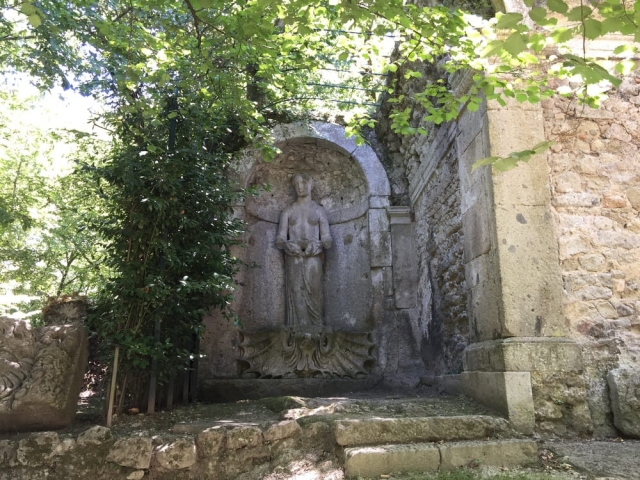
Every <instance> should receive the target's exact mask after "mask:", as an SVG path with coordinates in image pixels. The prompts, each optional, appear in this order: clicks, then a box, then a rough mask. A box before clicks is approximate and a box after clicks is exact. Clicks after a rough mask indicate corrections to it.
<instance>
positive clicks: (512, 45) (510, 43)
mask: <svg viewBox="0 0 640 480" xmlns="http://www.w3.org/2000/svg"><path fill="white" fill-rule="evenodd" d="M525 48H527V39H526V37H525V36H524V35H522V34H521V33H518V32H514V33H512V34H511V35H509V38H507V39H506V40H505V41H504V49H505V50H506V51H507V52H509V53H510V54H511V55H513V56H514V57H515V56H517V55H518V54H519V53H520V52H522V51H523V50H524V49H525Z"/></svg>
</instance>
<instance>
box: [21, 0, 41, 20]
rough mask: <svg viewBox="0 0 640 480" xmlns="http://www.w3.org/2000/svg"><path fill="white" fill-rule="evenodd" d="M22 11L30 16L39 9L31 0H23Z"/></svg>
mask: <svg viewBox="0 0 640 480" xmlns="http://www.w3.org/2000/svg"><path fill="white" fill-rule="evenodd" d="M20 11H21V12H22V13H24V14H25V15H26V16H27V17H30V16H31V15H33V14H34V13H36V11H37V9H36V7H34V6H33V5H31V4H30V3H29V2H22V5H21V6H20Z"/></svg>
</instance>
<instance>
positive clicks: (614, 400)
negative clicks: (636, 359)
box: [607, 368, 640, 438]
mask: <svg viewBox="0 0 640 480" xmlns="http://www.w3.org/2000/svg"><path fill="white" fill-rule="evenodd" d="M607 380H608V382H609V395H610V397H611V409H612V410H613V423H614V425H615V426H616V428H617V429H618V430H620V431H621V432H622V433H624V434H625V435H629V436H630V437H635V438H640V370H633V369H631V368H618V369H616V370H611V371H610V372H609V374H608V375H607Z"/></svg>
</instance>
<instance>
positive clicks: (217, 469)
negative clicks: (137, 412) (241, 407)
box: [0, 420, 336, 480]
mask: <svg viewBox="0 0 640 480" xmlns="http://www.w3.org/2000/svg"><path fill="white" fill-rule="evenodd" d="M179 430H180V428H179V427H174V433H167V434H164V433H163V435H162V436H158V435H155V436H151V435H145V434H144V432H142V433H139V434H138V435H137V436H117V437H116V435H115V434H114V433H113V432H112V430H110V429H109V428H106V427H102V426H94V427H91V428H89V429H88V430H86V431H84V432H82V433H81V434H79V435H77V436H75V435H58V434H57V433H55V432H42V433H34V434H31V435H29V436H26V437H24V438H22V439H19V440H0V480H9V479H11V480H16V479H25V480H26V479H29V480H37V479H44V478H64V479H67V480H71V479H87V478H92V479H94V480H98V479H105V480H106V479H109V480H113V479H129V480H133V479H141V478H143V477H144V476H145V475H146V477H145V478H155V479H187V478H193V479H196V478H215V479H219V480H225V479H229V480H231V479H234V480H235V479H238V480H241V479H250V478H261V477H262V476H264V475H266V474H267V473H269V472H273V471H276V470H277V468H278V467H279V466H280V467H281V468H282V469H283V470H284V469H285V468H286V466H287V465H289V464H291V462H292V461H294V460H299V463H300V464H301V465H302V464H304V462H305V460H306V461H310V462H312V463H314V464H315V468H316V469H319V470H320V471H323V468H324V467H326V469H327V471H326V473H327V478H330V477H331V475H332V471H335V470H336V466H335V464H334V463H332V462H330V461H327V462H326V464H324V463H323V458H322V455H331V452H332V451H333V449H334V448H335V446H336V445H335V438H334V434H333V429H332V428H331V427H330V426H329V425H328V424H327V423H325V422H315V423H308V424H306V425H305V426H304V428H303V427H301V426H300V424H299V423H298V422H297V421H295V420H288V421H283V422H279V423H275V424H270V425H263V426H262V427H258V426H255V425H246V426H235V427H229V428H225V427H212V428H209V429H206V430H204V431H201V432H199V433H180V431H179ZM186 430H188V428H186ZM313 452H326V453H313ZM323 465H324V466H323Z"/></svg>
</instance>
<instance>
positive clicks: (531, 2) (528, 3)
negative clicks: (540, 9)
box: [524, 0, 535, 8]
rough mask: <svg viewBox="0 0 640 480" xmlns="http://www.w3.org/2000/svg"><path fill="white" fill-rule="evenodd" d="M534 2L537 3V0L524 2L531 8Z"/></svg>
mask: <svg viewBox="0 0 640 480" xmlns="http://www.w3.org/2000/svg"><path fill="white" fill-rule="evenodd" d="M534 3H535V0H524V4H525V5H526V6H527V7H529V8H531V7H533V4H534Z"/></svg>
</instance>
